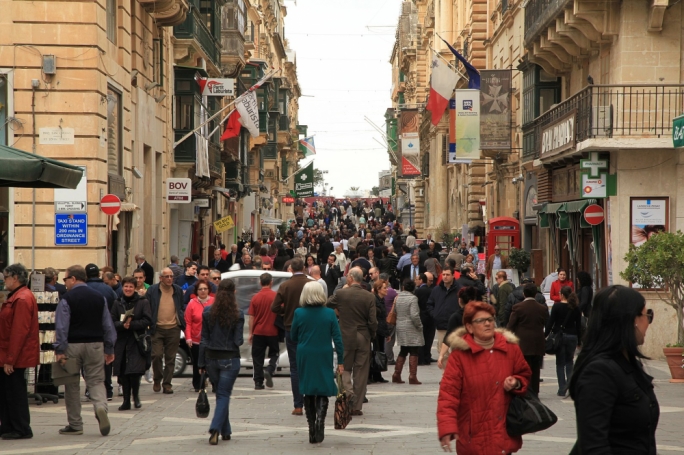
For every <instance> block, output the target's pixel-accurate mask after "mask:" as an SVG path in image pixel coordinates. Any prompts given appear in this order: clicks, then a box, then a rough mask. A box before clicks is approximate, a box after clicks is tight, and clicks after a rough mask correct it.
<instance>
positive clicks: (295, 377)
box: [285, 330, 304, 408]
mask: <svg viewBox="0 0 684 455" xmlns="http://www.w3.org/2000/svg"><path fill="white" fill-rule="evenodd" d="M285 345H286V346H287V357H288V358H289V359H290V385H291V386H292V398H293V399H294V407H295V408H303V407H304V397H303V396H302V394H301V392H300V391H299V372H298V371H297V343H295V342H294V341H292V338H290V331H289V330H286V331H285Z"/></svg>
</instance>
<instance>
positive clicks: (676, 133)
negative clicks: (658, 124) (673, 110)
mask: <svg viewBox="0 0 684 455" xmlns="http://www.w3.org/2000/svg"><path fill="white" fill-rule="evenodd" d="M672 142H673V144H674V147H675V148H679V147H684V115H682V116H680V117H677V118H675V119H674V120H672Z"/></svg>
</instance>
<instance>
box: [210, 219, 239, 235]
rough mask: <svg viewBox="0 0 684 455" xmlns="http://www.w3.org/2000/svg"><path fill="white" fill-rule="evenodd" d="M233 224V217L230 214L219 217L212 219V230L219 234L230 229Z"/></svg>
mask: <svg viewBox="0 0 684 455" xmlns="http://www.w3.org/2000/svg"><path fill="white" fill-rule="evenodd" d="M234 226H235V223H233V217H231V216H230V215H228V216H226V217H223V218H221V219H220V220H216V221H214V230H215V231H216V233H217V234H220V233H222V232H224V231H227V230H228V229H232V228H233V227H234Z"/></svg>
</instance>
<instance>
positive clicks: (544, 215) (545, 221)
mask: <svg viewBox="0 0 684 455" xmlns="http://www.w3.org/2000/svg"><path fill="white" fill-rule="evenodd" d="M565 204H566V203H565V202H548V203H546V204H544V207H542V208H541V209H540V210H539V212H537V214H538V215H539V227H543V228H547V227H549V216H548V215H549V214H551V215H556V214H557V213H558V211H559V210H561V209H562V208H563V206H564V205H565Z"/></svg>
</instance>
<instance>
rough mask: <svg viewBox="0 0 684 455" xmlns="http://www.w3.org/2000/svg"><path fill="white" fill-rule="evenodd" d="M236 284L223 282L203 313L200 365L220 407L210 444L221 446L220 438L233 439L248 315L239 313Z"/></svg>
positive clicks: (214, 420)
mask: <svg viewBox="0 0 684 455" xmlns="http://www.w3.org/2000/svg"><path fill="white" fill-rule="evenodd" d="M235 291H236V290H235V282H233V280H230V279H225V280H222V281H221V283H220V284H219V287H218V291H217V292H216V298H215V299H214V303H213V304H212V305H211V306H208V307H206V308H205V309H204V311H203V312H202V341H201V342H200V350H199V361H198V365H199V367H200V372H201V373H205V372H206V373H208V375H209V380H210V381H211V383H212V384H216V406H215V407H214V417H213V419H212V420H211V425H210V426H209V435H210V436H209V444H211V445H216V444H218V440H219V434H220V435H221V439H222V440H224V441H227V440H230V439H231V434H232V429H231V426H230V396H231V394H232V393H233V385H234V384H235V380H236V379H237V375H238V373H239V372H240V346H242V343H243V341H244V339H243V336H242V333H243V329H244V325H245V315H244V313H243V312H242V311H241V310H240V309H238V306H237V298H236V296H235Z"/></svg>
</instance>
